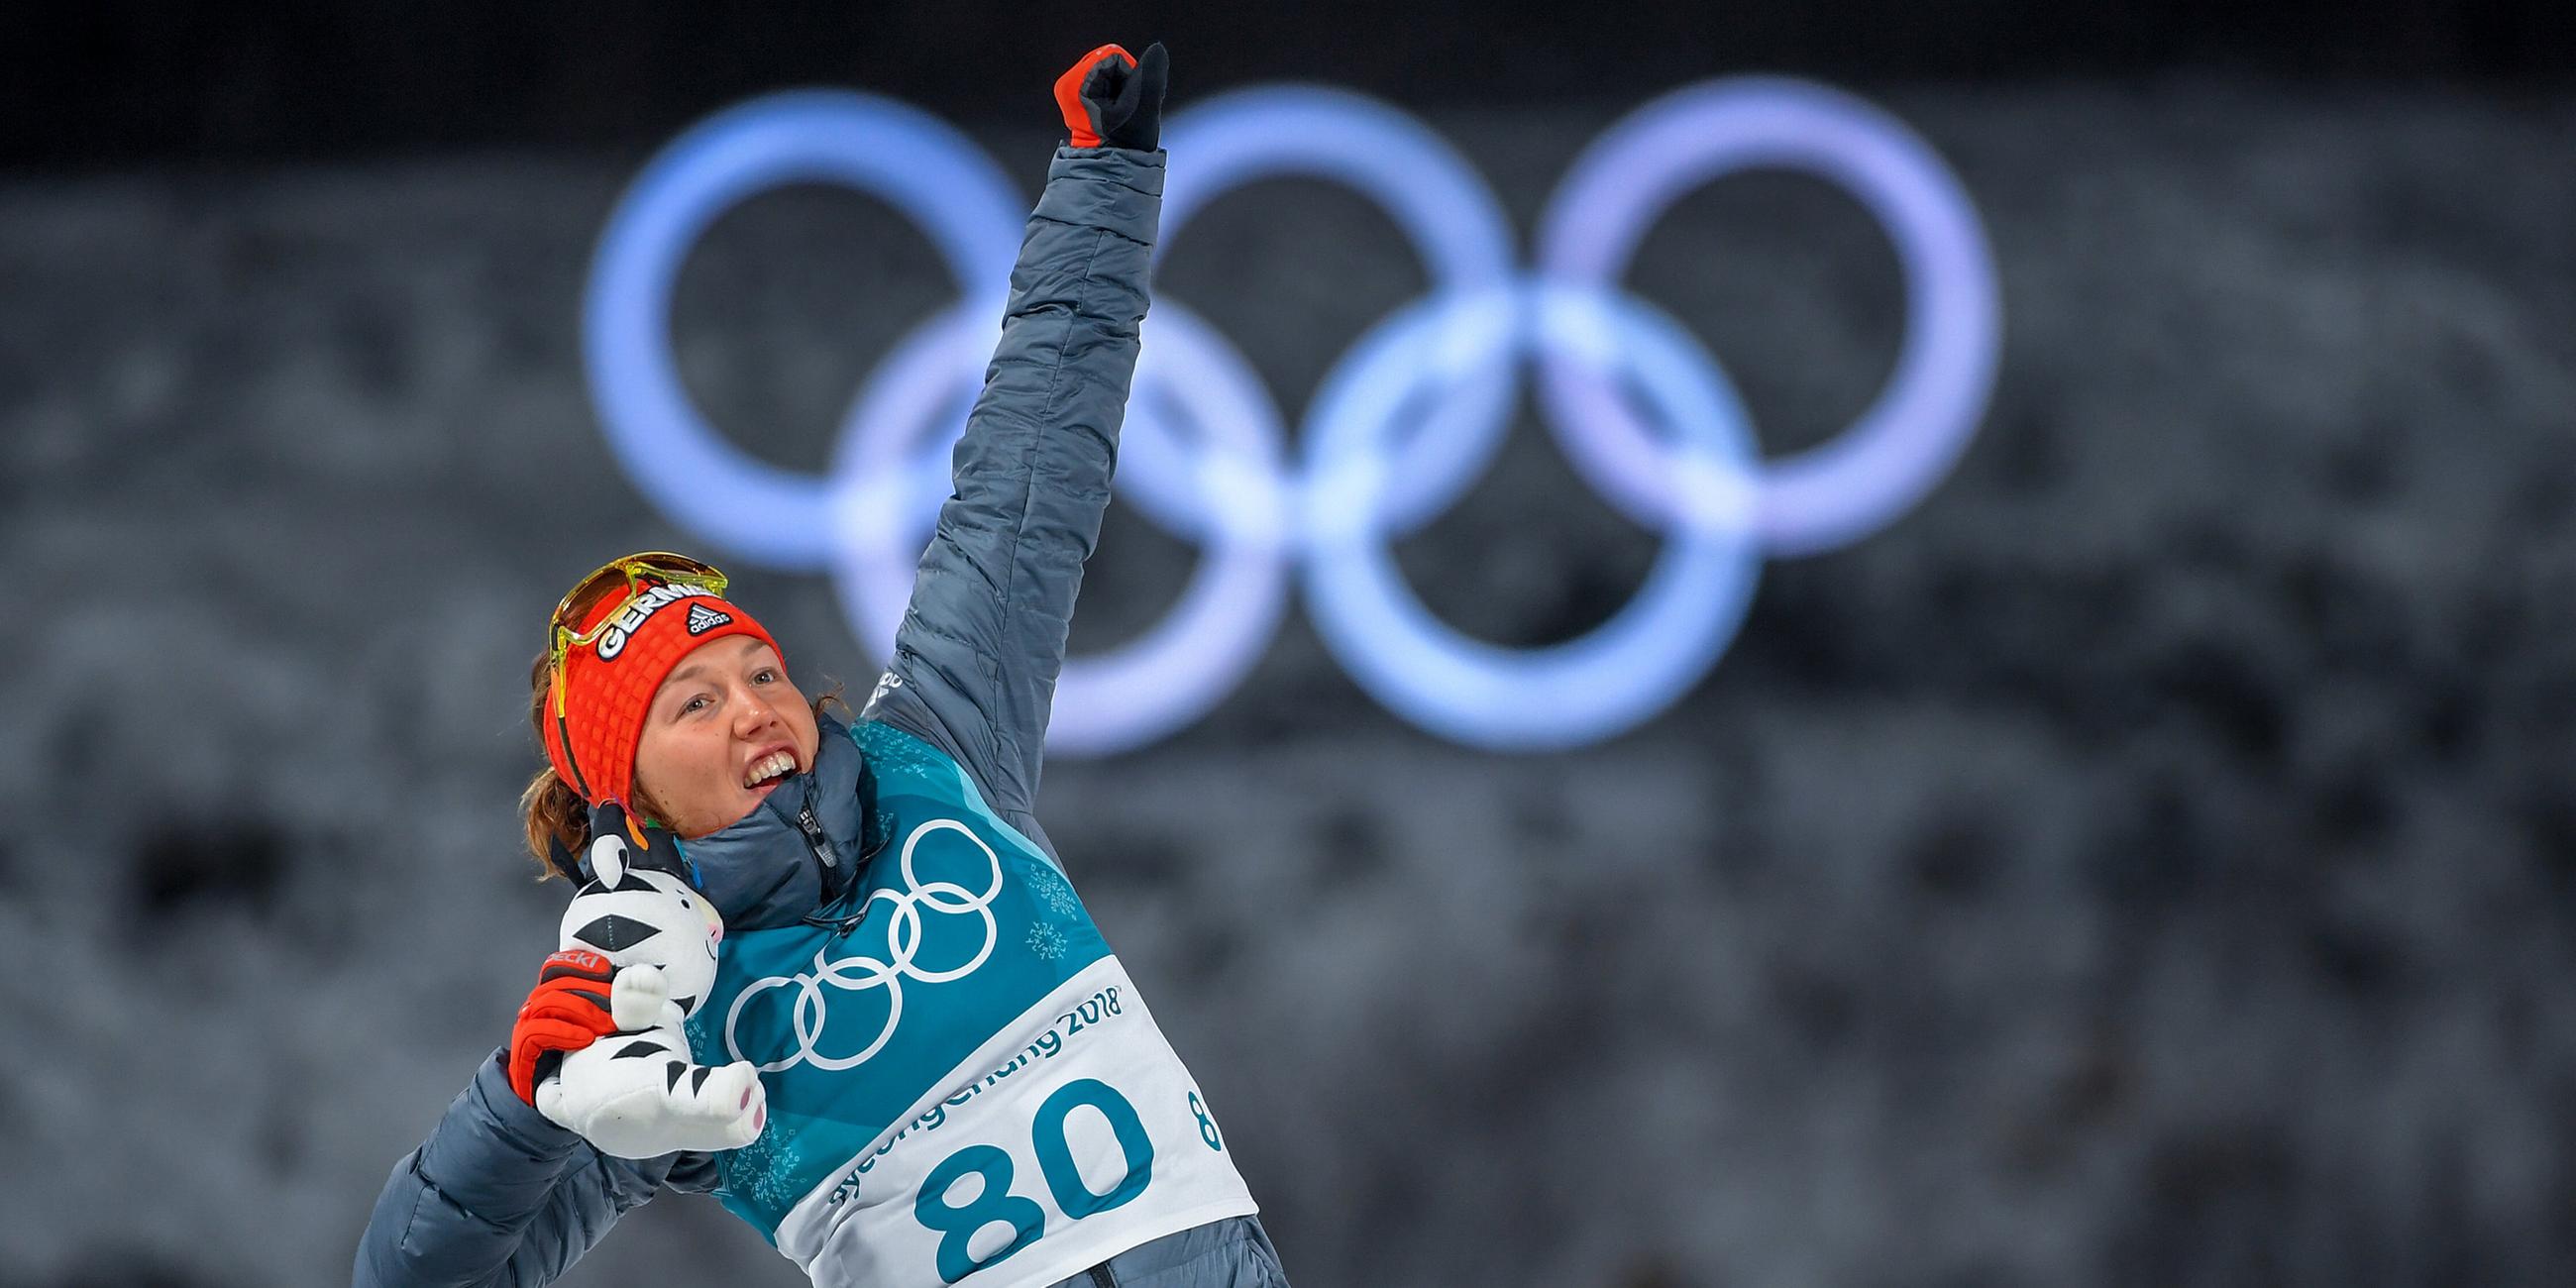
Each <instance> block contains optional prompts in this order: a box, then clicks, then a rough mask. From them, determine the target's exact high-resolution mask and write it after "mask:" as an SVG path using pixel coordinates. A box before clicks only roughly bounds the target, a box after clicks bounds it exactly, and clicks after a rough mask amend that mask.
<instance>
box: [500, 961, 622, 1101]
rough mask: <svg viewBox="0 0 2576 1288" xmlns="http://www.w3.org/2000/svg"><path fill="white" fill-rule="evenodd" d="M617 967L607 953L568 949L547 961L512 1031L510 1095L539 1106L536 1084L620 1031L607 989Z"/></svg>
mask: <svg viewBox="0 0 2576 1288" xmlns="http://www.w3.org/2000/svg"><path fill="white" fill-rule="evenodd" d="M616 978H617V968H616V967H614V966H612V965H610V964H609V962H608V957H607V955H606V954H604V953H595V952H591V951H589V950H588V949H583V948H568V949H565V950H564V951H562V952H559V953H556V954H555V955H554V956H552V957H549V958H547V959H546V964H545V966H544V968H543V969H541V970H539V971H538V972H537V987H536V990H535V991H534V992H531V993H529V994H528V1002H527V1005H525V1006H522V1007H520V1008H519V1022H518V1023H517V1024H515V1025H513V1026H511V1029H510V1090H512V1091H515V1092H517V1093H519V1099H521V1100H524V1101H527V1102H528V1103H529V1104H531V1105H533V1104H535V1103H537V1084H538V1083H539V1082H541V1081H543V1080H544V1079H545V1076H546V1075H547V1074H548V1073H551V1072H553V1071H554V1066H555V1065H557V1064H559V1063H561V1062H562V1060H563V1058H564V1056H565V1055H566V1054H568V1053H570V1052H574V1051H578V1050H580V1049H582V1048H583V1047H586V1046H589V1045H590V1044H591V1043H593V1042H596V1041H598V1040H600V1039H601V1038H604V1037H606V1036H608V1035H609V1034H611V1033H615V1032H617V1019H616V1016H615V1014H614V1013H613V1012H612V1011H611V1010H610V1007H609V1000H608V999H609V989H610V986H611V985H612V984H613V983H614V982H615V980H616Z"/></svg>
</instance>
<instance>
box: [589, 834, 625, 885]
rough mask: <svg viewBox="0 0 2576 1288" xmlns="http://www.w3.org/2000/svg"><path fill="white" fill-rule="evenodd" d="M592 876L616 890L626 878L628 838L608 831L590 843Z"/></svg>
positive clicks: (594, 879) (593, 878) (592, 878)
mask: <svg viewBox="0 0 2576 1288" xmlns="http://www.w3.org/2000/svg"><path fill="white" fill-rule="evenodd" d="M590 878H591V880H593V881H596V882H598V883H599V884H601V885H603V886H606V887H607V888H609V889H611V890H614V889H616V888H617V887H618V885H619V884H620V883H622V882H623V881H625V879H626V838H625V837H624V836H621V835H619V834H618V833H616V832H607V833H603V834H602V835H600V836H599V837H598V838H597V839H595V840H593V841H592V842H591V843H590Z"/></svg>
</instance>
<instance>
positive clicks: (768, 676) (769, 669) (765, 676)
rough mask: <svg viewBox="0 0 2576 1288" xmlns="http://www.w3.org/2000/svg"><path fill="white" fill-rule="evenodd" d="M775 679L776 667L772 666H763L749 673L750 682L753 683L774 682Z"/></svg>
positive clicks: (775, 681) (776, 679) (776, 678)
mask: <svg viewBox="0 0 2576 1288" xmlns="http://www.w3.org/2000/svg"><path fill="white" fill-rule="evenodd" d="M777 681H778V668H777V667H774V666H764V667H762V668H760V669H759V670H757V671H754V672H752V675H751V682H752V683H754V684H775V683H777Z"/></svg>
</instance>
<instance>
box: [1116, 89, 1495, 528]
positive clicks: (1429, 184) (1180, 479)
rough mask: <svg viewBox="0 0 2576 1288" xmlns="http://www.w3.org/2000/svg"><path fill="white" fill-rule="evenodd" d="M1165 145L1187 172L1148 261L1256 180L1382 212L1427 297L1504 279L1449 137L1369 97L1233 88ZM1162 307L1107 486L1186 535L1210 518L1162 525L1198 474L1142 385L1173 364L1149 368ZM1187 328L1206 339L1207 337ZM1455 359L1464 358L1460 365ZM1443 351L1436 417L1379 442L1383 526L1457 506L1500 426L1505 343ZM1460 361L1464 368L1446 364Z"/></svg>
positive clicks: (1177, 180)
mask: <svg viewBox="0 0 2576 1288" xmlns="http://www.w3.org/2000/svg"><path fill="white" fill-rule="evenodd" d="M1163 145H1164V147H1165V148H1166V149H1167V150H1168V151H1169V152H1170V153H1171V154H1172V155H1173V156H1176V157H1187V158H1188V159H1189V163H1188V164H1187V165H1185V166H1176V167H1174V168H1173V169H1172V170H1171V171H1170V172H1169V174H1167V175H1166V177H1165V179H1164V183H1163V214H1162V231H1161V234H1160V236H1159V237H1158V238H1157V241H1156V245H1155V248H1154V249H1155V254H1156V255H1157V256H1158V257H1159V256H1161V255H1162V254H1164V253H1166V252H1168V251H1169V250H1170V248H1171V246H1172V244H1173V241H1174V239H1175V237H1176V236H1177V234H1178V233H1179V231H1180V229H1181V228H1182V226H1183V225H1185V224H1187V223H1188V222H1189V221H1190V219H1191V218H1192V217H1193V216H1195V215H1197V214H1198V213H1199V211H1201V210H1202V209H1204V208H1205V207H1206V206H1207V204H1208V203H1209V202H1211V201H1213V200H1215V199H1216V198H1217V197H1218V196H1220V195H1222V194H1224V193H1226V192H1228V191H1231V190H1232V189H1234V188H1237V187H1240V186H1242V185H1244V184H1248V183H1255V182H1259V181H1261V180H1264V179H1276V178H1310V179H1320V180H1324V181H1328V182H1332V183H1338V184H1341V185H1343V186H1346V187H1348V188H1350V189H1351V190H1353V191H1355V192H1357V193H1359V194H1360V195H1361V196H1363V197H1366V198H1368V199H1369V200H1370V201H1371V202H1373V203H1374V204H1375V205H1376V206H1377V207H1378V208H1379V209H1381V210H1383V211H1384V212H1386V214H1387V216H1388V217H1389V218H1390V219H1392V220H1393V221H1394V223H1395V226H1396V229H1397V230H1398V231H1399V232H1401V233H1402V234H1403V235H1404V237H1405V239H1406V240H1407V241H1409V242H1410V243H1412V245H1413V248H1414V253H1415V254H1416V255H1418V256H1420V258H1421V261H1422V266H1423V271H1424V272H1425V274H1426V275H1427V276H1428V277H1429V280H1430V282H1431V288H1432V293H1433V294H1434V295H1439V294H1443V293H1449V292H1482V291H1493V290H1499V289H1502V288H1503V287H1505V286H1507V285H1508V284H1509V283H1510V282H1511V281H1512V279H1513V275H1514V270H1513V258H1514V250H1513V234H1512V227H1511V221H1510V219H1509V218H1508V217H1507V216H1506V215H1505V214H1504V213H1503V208H1502V203H1501V202H1500V201H1498V200H1496V199H1495V197H1494V194H1493V190H1492V189H1491V188H1489V187H1487V186H1486V184H1485V182H1484V180H1483V179H1482V178H1481V177H1480V176H1479V175H1478V174H1477V173H1476V170H1475V167H1474V166H1472V165H1470V164H1469V163H1468V162H1467V159H1466V158H1465V157H1463V156H1460V155H1459V153H1458V151H1457V149H1455V148H1453V147H1451V146H1450V145H1449V143H1448V141H1447V140H1445V139H1442V138H1441V137H1440V136H1439V135H1438V134H1435V133H1433V132H1432V131H1431V130H1430V129H1428V128H1427V127H1425V126H1424V125H1423V124H1422V123H1421V122H1419V121H1416V120H1414V119H1413V118H1411V117H1409V116H1406V115H1405V114H1404V113H1402V112H1401V111H1398V110H1397V109H1395V108H1393V107H1390V106H1388V105H1386V104H1384V103H1381V102H1378V101H1377V100H1375V99H1371V98H1367V97H1364V96H1361V95H1358V94H1353V93H1349V92H1347V91H1343V90H1335V89H1326V88H1323V87H1320V86H1273V87H1264V88H1259V89H1247V90H1238V91H1235V92H1233V93H1229V94H1222V95H1219V96H1217V97H1215V98H1211V99H1208V100H1206V101H1204V102H1201V103H1199V104H1198V105H1196V106H1194V107H1192V108H1190V109H1189V110H1188V111H1186V112H1182V113H1180V114H1178V115H1176V116H1174V117H1173V118H1172V120H1171V121H1170V123H1169V124H1168V125H1166V126H1165V128H1164V130H1163ZM1168 305H1169V301H1166V300H1157V301H1156V302H1155V304H1154V310H1155V312H1154V316H1153V320H1151V321H1149V322H1148V323H1147V324H1146V325H1147V331H1148V340H1147V344H1146V354H1147V358H1148V360H1149V361H1148V365H1146V366H1145V367H1143V368H1141V369H1140V370H1139V372H1138V380H1137V385H1136V388H1137V389H1138V392H1139V394H1140V395H1141V396H1140V399H1139V407H1137V408H1131V409H1130V411H1129V414H1128V420H1127V431H1126V435H1127V437H1126V450H1125V454H1124V455H1122V456H1121V458H1120V475H1119V485H1120V487H1121V488H1122V489H1132V490H1133V491H1134V492H1135V493H1136V494H1137V495H1138V496H1139V499H1140V501H1142V502H1143V503H1144V505H1145V508H1146V510H1147V512H1148V513H1149V514H1153V515H1156V516H1158V517H1159V518H1162V519H1163V521H1164V522H1165V523H1166V526H1169V527H1171V528H1173V529H1174V530H1175V531H1176V532H1181V533H1189V532H1194V531H1198V530H1199V529H1200V527H1201V525H1202V524H1204V523H1206V522H1209V521H1210V516H1206V515H1200V516H1198V518H1197V519H1196V521H1193V522H1173V521H1172V517H1173V516H1177V515H1179V514H1182V513H1187V512H1190V511H1193V510H1195V509H1196V508H1197V507H1198V506H1199V505H1202V504H1204V500H1203V494H1201V493H1199V492H1197V491H1196V490H1195V489H1194V487H1193V485H1194V484H1195V483H1196V482H1197V477H1198V476H1199V475H1201V474H1204V473H1205V469H1204V467H1198V468H1194V467H1191V466H1189V465H1188V464H1187V463H1186V462H1187V460H1188V455H1189V454H1188V452H1187V451H1186V450H1185V449H1184V448H1183V447H1182V446H1181V444H1180V440H1179V438H1178V437H1177V436H1176V435H1175V434H1174V433H1173V432H1172V428H1171V427H1170V426H1167V425H1165V424H1164V423H1163V418H1162V417H1161V415H1160V414H1159V413H1158V411H1157V408H1156V405H1155V399H1154V398H1153V396H1152V392H1153V391H1152V388H1151V385H1152V383H1153V382H1154V381H1158V380H1160V379H1162V378H1163V377H1164V375H1165V374H1166V373H1168V372H1170V371H1172V370H1174V369H1175V367H1173V366H1165V365H1156V364H1152V363H1151V361H1150V360H1151V358H1152V355H1153V340H1152V337H1153V335H1155V334H1158V333H1159V328H1160V327H1161V326H1162V323H1163V321H1164V320H1165V318H1166V317H1167V316H1168V314H1169V313H1171V312H1172V311H1173V310H1171V309H1169V307H1168ZM1199 329H1200V330H1202V331H1203V332H1205V333H1206V336H1207V338H1209V339H1211V340H1216V336H1215V332H1214V331H1213V330H1212V329H1210V328H1206V327H1204V326H1201V327H1200V328H1199ZM1217 342H1218V343H1222V341H1221V340H1219V341H1217ZM1228 347H1229V349H1230V348H1231V346H1228ZM1462 353H1463V354H1472V355H1474V358H1475V359H1476V361H1474V362H1473V363H1468V362H1466V361H1464V360H1463V359H1461V358H1460V355H1461V354H1462ZM1447 356H1448V357H1449V358H1450V359H1451V362H1452V367H1453V369H1452V370H1451V371H1449V372H1447V373H1446V375H1445V378H1444V380H1443V382H1442V385H1441V389H1442V393H1443V397H1442V399H1441V401H1440V404H1439V406H1438V407H1437V409H1436V411H1435V412H1434V413H1433V414H1428V415H1425V416H1424V417H1423V418H1422V420H1421V423H1420V424H1419V425H1417V426H1413V427H1411V428H1412V432H1411V433H1409V434H1408V435H1406V436H1404V437H1402V438H1401V439H1400V440H1398V441H1397V442H1395V443H1393V444H1391V446H1392V448H1393V450H1394V452H1395V455H1396V456H1397V461H1396V473H1397V474H1398V475H1399V476H1400V477H1401V479H1402V483H1401V485H1400V486H1395V487H1390V488H1389V489H1387V490H1386V491H1385V493H1384V494H1383V497H1382V500H1383V501H1384V503H1385V504H1386V505H1387V506H1388V507H1389V510H1388V514H1387V515H1386V522H1387V523H1388V524H1390V525H1391V526H1392V527H1393V528H1394V529H1395V530H1397V531H1411V530H1413V529H1415V528H1418V527H1420V526H1422V525H1423V524H1425V523H1428V522H1430V521H1431V519H1432V517H1433V516H1435V515H1437V514H1438V513H1439V512H1440V511H1441V510H1442V509H1443V508H1445V507H1446V506H1447V505H1448V504H1449V503H1450V502H1451V501H1453V500H1455V499H1457V497H1458V495H1459V494H1460V493H1461V492H1464V491H1465V490H1466V488H1467V485H1468V484H1469V483H1471V482H1472V481H1474V479H1475V477H1476V476H1477V474H1478V473H1480V472H1481V471H1482V470H1483V468H1484V465H1485V462H1486V461H1487V459H1489V457H1490V456H1491V454H1492V452H1493V449H1494V448H1495V446H1496V445H1498V444H1499V443H1500V442H1501V439H1502V433H1503V431H1504V429H1505V428H1507V427H1508V425H1509V423H1510V415H1511V410H1512V395H1513V372H1512V370H1511V367H1510V363H1509V360H1508V359H1509V349H1508V347H1507V346H1501V345H1491V344H1487V345H1481V346H1477V345H1468V346H1463V347H1461V346H1452V348H1451V350H1450V351H1449V352H1448V354H1447ZM1236 362H1237V363H1238V364H1240V363H1241V359H1240V358H1239V357H1237V358H1236ZM1460 366H1467V367H1471V369H1467V370H1456V369H1454V368H1456V367H1460ZM1140 411H1141V414H1139V413H1140ZM1274 417H1275V413H1274Z"/></svg>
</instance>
